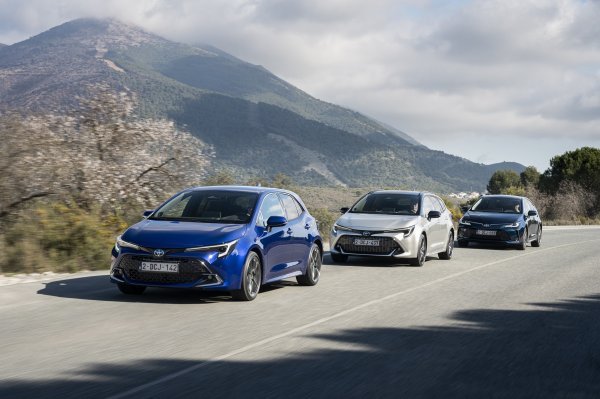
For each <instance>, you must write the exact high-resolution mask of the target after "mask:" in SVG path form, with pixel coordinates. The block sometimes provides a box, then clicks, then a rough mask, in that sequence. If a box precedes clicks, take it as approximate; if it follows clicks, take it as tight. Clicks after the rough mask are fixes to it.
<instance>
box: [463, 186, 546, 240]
mask: <svg viewBox="0 0 600 399" xmlns="http://www.w3.org/2000/svg"><path fill="white" fill-rule="evenodd" d="M541 241H542V220H541V219H540V215H539V213H538V211H537V209H536V208H535V206H533V204H532V203H531V201H530V200H529V199H527V198H525V197H517V196H512V195H486V196H483V197H481V198H480V199H479V201H477V202H476V203H475V204H474V205H473V206H472V207H471V209H469V210H468V211H467V212H466V213H465V214H464V216H463V217H462V218H461V219H460V220H459V222H458V245H459V246H460V247H466V246H467V245H469V242H480V243H501V244H506V245H513V246H516V247H517V248H519V249H525V248H526V247H527V244H528V243H531V246H533V247H539V246H540V243H541Z"/></svg>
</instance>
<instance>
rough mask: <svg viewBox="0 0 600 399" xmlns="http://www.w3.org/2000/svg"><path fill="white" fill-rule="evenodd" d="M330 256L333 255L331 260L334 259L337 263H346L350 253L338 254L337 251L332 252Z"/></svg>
mask: <svg viewBox="0 0 600 399" xmlns="http://www.w3.org/2000/svg"><path fill="white" fill-rule="evenodd" d="M329 256H331V260H332V261H334V262H335V263H346V261H347V260H348V255H344V254H337V253H333V252H330V253H329Z"/></svg>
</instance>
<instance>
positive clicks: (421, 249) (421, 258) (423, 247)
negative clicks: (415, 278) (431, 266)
mask: <svg viewBox="0 0 600 399" xmlns="http://www.w3.org/2000/svg"><path fill="white" fill-rule="evenodd" d="M417 248H418V249H417V257H416V258H413V259H411V260H410V264H411V265H413V266H423V264H424V263H425V259H426V258H427V238H426V237H425V235H423V234H421V238H420V239H419V246H418V247H417Z"/></svg>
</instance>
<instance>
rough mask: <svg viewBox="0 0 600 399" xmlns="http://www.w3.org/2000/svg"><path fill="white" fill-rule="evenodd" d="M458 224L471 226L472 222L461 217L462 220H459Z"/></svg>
mask: <svg viewBox="0 0 600 399" xmlns="http://www.w3.org/2000/svg"><path fill="white" fill-rule="evenodd" d="M458 224H464V225H465V226H470V225H471V222H470V221H468V220H465V218H460V220H459V221H458Z"/></svg>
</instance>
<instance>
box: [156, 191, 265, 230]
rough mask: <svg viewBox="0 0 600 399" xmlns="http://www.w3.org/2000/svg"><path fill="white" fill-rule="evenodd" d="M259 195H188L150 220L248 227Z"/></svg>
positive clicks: (196, 193) (242, 193) (231, 193)
mask: <svg viewBox="0 0 600 399" xmlns="http://www.w3.org/2000/svg"><path fill="white" fill-rule="evenodd" d="M257 200H258V194H256V193H247V192H235V191H218V190H210V191H205V190H198V191H186V192H183V193H181V194H179V195H178V196H176V197H175V198H173V199H171V200H170V201H168V202H167V203H166V204H164V205H163V206H162V207H160V208H159V209H158V210H157V211H156V212H155V213H154V214H153V215H152V216H151V217H150V218H149V219H152V220H181V221H190V222H204V223H235V224H246V223H249V222H250V220H251V219H252V214H253V213H254V207H255V206H256V201H257Z"/></svg>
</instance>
